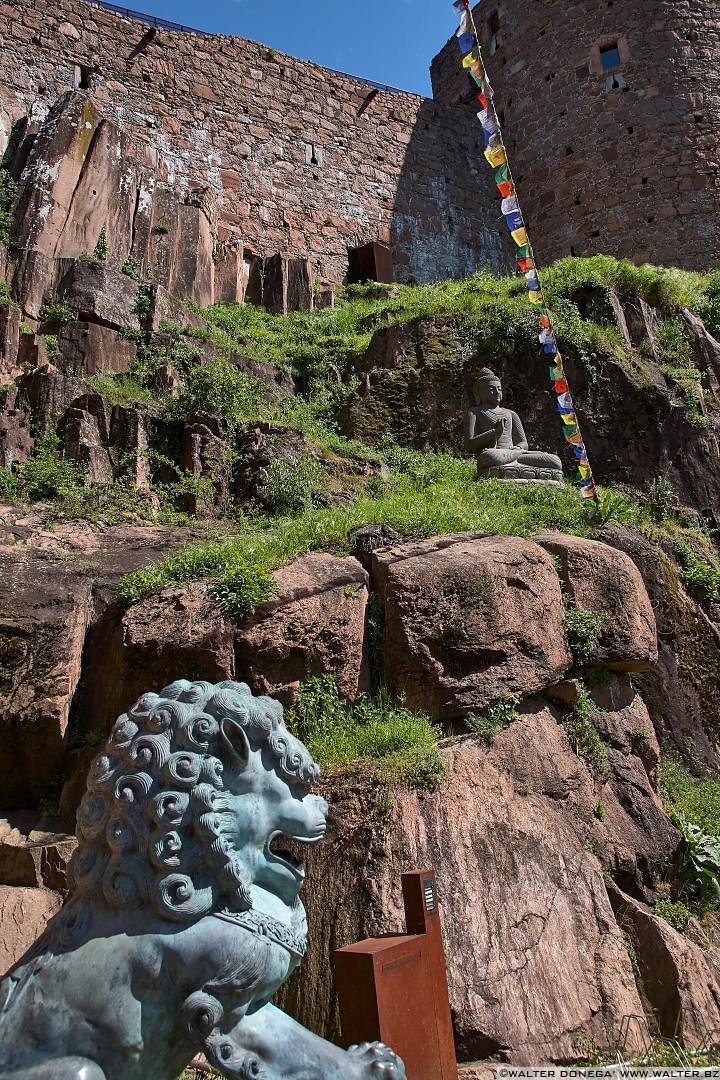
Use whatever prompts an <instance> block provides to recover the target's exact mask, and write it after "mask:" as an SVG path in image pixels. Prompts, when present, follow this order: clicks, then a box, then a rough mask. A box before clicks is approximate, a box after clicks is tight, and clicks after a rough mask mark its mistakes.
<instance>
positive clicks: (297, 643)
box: [235, 553, 370, 703]
mask: <svg viewBox="0 0 720 1080" xmlns="http://www.w3.org/2000/svg"><path fill="white" fill-rule="evenodd" d="M273 576H274V579H275V596H274V597H273V598H272V599H271V600H269V601H267V602H266V603H264V604H261V605H260V606H259V607H258V609H257V611H256V612H255V614H254V615H253V616H252V618H251V619H249V620H247V621H246V622H244V623H243V624H241V626H240V627H239V629H238V632H237V637H236V643H235V648H236V657H237V670H238V672H242V677H243V678H244V679H246V681H247V682H248V683H249V684H250V687H251V689H252V690H253V692H254V693H260V692H261V693H264V694H272V695H276V696H278V697H279V698H280V700H282V701H285V702H286V703H288V702H292V701H293V700H294V698H295V693H296V691H297V688H298V686H299V685H300V683H301V682H303V681H304V680H305V679H307V678H309V677H311V676H313V675H322V674H325V673H330V674H333V675H334V676H335V679H336V681H337V686H338V689H339V691H340V693H341V694H342V695H343V697H346V698H355V697H357V695H358V694H360V693H363V692H366V691H368V690H369V689H370V676H369V670H368V654H367V641H366V632H365V609H366V606H367V600H368V585H369V579H368V575H367V573H366V571H365V570H363V568H362V567H361V566H360V564H359V563H358V562H357V561H356V560H355V559H338V558H336V557H335V556H333V555H325V554H320V553H317V554H310V555H305V556H304V557H303V558H302V559H297V560H296V561H295V562H292V563H290V564H289V565H288V566H285V567H282V568H281V569H280V570H276V571H275V573H274V575H273Z"/></svg>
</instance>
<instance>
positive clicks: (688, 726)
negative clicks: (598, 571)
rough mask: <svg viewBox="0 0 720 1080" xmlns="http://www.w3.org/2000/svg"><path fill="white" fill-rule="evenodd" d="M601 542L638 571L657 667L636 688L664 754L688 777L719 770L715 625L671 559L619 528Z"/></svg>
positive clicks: (718, 626)
mask: <svg viewBox="0 0 720 1080" xmlns="http://www.w3.org/2000/svg"><path fill="white" fill-rule="evenodd" d="M602 538H603V540H606V541H607V543H608V544H612V545H613V546H614V547H615V548H616V549H619V550H622V551H624V552H626V553H627V554H628V555H629V556H630V558H631V559H632V560H633V562H634V563H635V565H636V566H637V567H638V570H639V571H640V573H641V575H642V579H643V582H644V585H645V588H646V590H647V592H648V595H649V596H650V600H651V602H652V606H653V611H654V613H655V617H656V620H657V631H658V633H657V641H658V654H659V655H658V662H657V664H656V665H655V666H654V667H653V668H652V670H650V671H648V672H646V673H639V674H638V675H637V676H636V678H635V681H636V684H637V686H638V688H639V689H640V691H641V693H642V695H643V697H644V699H645V701H646V702H647V705H648V708H649V710H650V715H651V716H652V721H653V725H654V726H655V729H656V731H657V732H658V735H659V737H660V739H661V741H662V743H663V745H664V746H665V747H666V748H670V747H672V748H674V750H675V751H676V752H677V753H678V754H680V755H681V756H682V757H683V758H684V760H685V761H686V762H688V764H689V765H690V767H691V768H692V770H693V771H694V772H697V773H698V774H701V773H703V772H704V771H705V770H706V769H707V768H714V769H718V768H720V752H719V751H718V747H719V746H720V623H719V622H718V618H717V617H716V618H715V619H713V618H712V617H711V615H710V613H709V612H708V611H707V610H706V609H705V608H704V607H703V606H702V605H701V604H700V603H699V602H698V601H697V599H696V598H694V597H693V596H692V595H691V594H690V592H689V590H688V588H687V586H686V585H685V583H684V582H683V579H682V576H681V572H680V569H679V567H678V565H677V562H676V561H675V560H674V559H673V558H672V556H671V553H669V552H667V551H665V550H663V549H662V548H660V547H658V545H656V544H652V543H651V542H650V541H649V540H648V539H647V537H645V536H642V535H640V534H639V533H637V532H634V531H633V530H631V529H627V528H624V527H623V526H619V525H612V526H607V527H606V528H605V529H603V530H602Z"/></svg>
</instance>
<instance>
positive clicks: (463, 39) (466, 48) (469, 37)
mask: <svg viewBox="0 0 720 1080" xmlns="http://www.w3.org/2000/svg"><path fill="white" fill-rule="evenodd" d="M475 44H476V42H475V35H474V34H460V35H459V37H458V45H459V46H460V52H461V53H469V52H470V50H471V49H474V48H475Z"/></svg>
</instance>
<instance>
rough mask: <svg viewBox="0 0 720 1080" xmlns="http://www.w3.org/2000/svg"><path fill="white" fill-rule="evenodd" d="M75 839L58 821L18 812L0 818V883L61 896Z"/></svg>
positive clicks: (75, 845) (66, 883) (64, 890)
mask: <svg viewBox="0 0 720 1080" xmlns="http://www.w3.org/2000/svg"><path fill="white" fill-rule="evenodd" d="M76 847H77V840H76V839H75V837H74V836H72V835H70V834H68V833H67V832H66V831H65V829H64V826H63V823H62V822H61V821H59V820H58V821H56V822H48V821H45V820H43V819H38V817H37V815H36V814H29V813H27V812H22V811H20V812H19V813H16V814H11V815H10V817H9V818H0V884H2V885H21V886H24V887H27V888H46V889H52V890H53V891H54V892H58V893H60V894H61V895H63V896H64V895H65V893H66V892H67V887H68V880H67V870H68V863H69V862H70V856H71V855H72V853H73V851H74V850H75V848H76Z"/></svg>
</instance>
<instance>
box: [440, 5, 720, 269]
mask: <svg viewBox="0 0 720 1080" xmlns="http://www.w3.org/2000/svg"><path fill="white" fill-rule="evenodd" d="M474 13H475V19H476V22H477V26H478V30H479V32H480V36H481V38H482V41H483V52H484V60H485V63H486V65H487V69H488V74H489V75H490V78H491V80H492V82H493V86H494V89H495V93H496V107H497V109H498V112H499V114H501V116H502V117H503V118H504V130H505V136H506V140H507V146H508V152H509V155H510V159H511V164H512V168H513V171H514V173H515V178H516V181H517V185H518V189H519V191H520V194H521V197H522V203H523V207H524V210H525V215H526V218H527V220H528V223H529V225H530V228H531V235H532V237H533V240H534V245H535V249H536V252H537V254H538V255H540V256H541V257H542V259H543V260H544V261H545V260H549V259H554V258H557V257H560V256H562V255H569V254H573V253H574V254H577V255H589V254H594V253H598V252H607V253H611V254H615V255H619V256H627V257H629V258H632V259H633V260H635V261H638V262H642V261H646V260H647V261H652V262H656V263H665V264H669V265H680V266H684V267H687V268H698V269H707V268H709V267H711V266H712V265H713V253H714V252H715V251H716V250H717V245H718V241H719V240H720V199H719V198H718V195H719V194H720V190H719V189H720V68H719V67H718V64H717V56H718V51H719V50H720V17H719V15H718V7H717V4H716V3H715V2H714V0H624V2H623V3H622V4H618V3H615V4H613V3H598V2H597V0H574V2H573V3H572V4H568V3H567V2H566V0H542V2H541V3H530V4H529V3H527V2H526V0H483V2H482V3H480V4H478V5H477V6H476V7H475V9H474ZM613 45H616V46H617V48H618V52H619V60H620V63H619V64H617V65H616V66H614V67H611V68H610V69H609V70H605V69H604V67H603V63H602V59H601V49H603V48H609V47H611V46H613ZM608 59H612V57H611V56H610V57H608ZM459 65H460V61H459V52H458V48H457V43H456V42H455V41H454V40H451V41H450V42H449V43H448V45H447V46H446V47H445V48H444V49H443V51H442V52H441V53H440V54H439V55H438V56H437V57H436V58H435V61H434V62H433V67H432V75H433V87H434V92H435V96H436V98H437V99H438V100H439V101H444V102H447V103H450V102H452V101H457V99H458V95H459V96H460V98H463V97H466V96H467V97H468V99H469V94H467V90H468V84H467V83H466V81H465V77H464V75H463V73H462V71H461V69H460V66H459ZM463 108H466V109H467V115H468V117H469V118H470V117H472V103H471V102H470V100H468V103H467V106H463V105H461V107H460V111H462V109H463Z"/></svg>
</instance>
